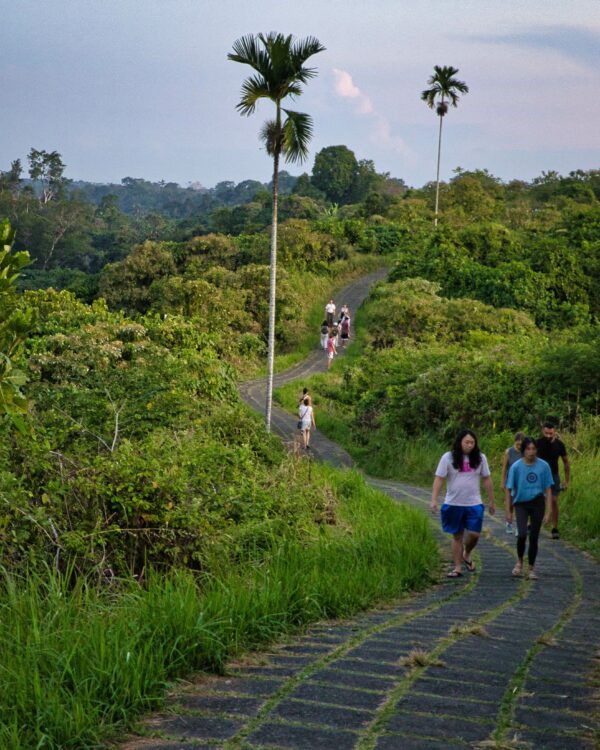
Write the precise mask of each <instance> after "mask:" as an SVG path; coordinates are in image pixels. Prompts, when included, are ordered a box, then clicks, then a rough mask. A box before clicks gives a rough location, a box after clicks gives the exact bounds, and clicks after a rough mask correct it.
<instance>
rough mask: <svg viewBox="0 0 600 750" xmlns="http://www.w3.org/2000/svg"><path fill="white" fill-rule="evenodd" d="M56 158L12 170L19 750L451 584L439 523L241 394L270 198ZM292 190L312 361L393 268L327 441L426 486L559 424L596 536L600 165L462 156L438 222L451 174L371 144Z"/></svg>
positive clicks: (281, 279) (7, 339)
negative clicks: (347, 291)
mask: <svg viewBox="0 0 600 750" xmlns="http://www.w3.org/2000/svg"><path fill="white" fill-rule="evenodd" d="M29 162H30V171H29V178H28V179H23V178H22V175H21V167H20V165H19V164H17V163H14V164H13V167H12V168H11V169H10V170H9V171H8V172H5V173H2V174H1V175H0V215H1V216H6V217H7V218H8V219H10V225H9V224H8V223H4V224H3V225H2V239H3V244H2V247H3V250H2V253H1V254H0V309H1V312H2V321H3V323H2V327H1V328H0V347H1V353H2V367H1V369H0V391H1V393H2V412H3V415H4V416H3V419H2V421H1V422H0V429H1V430H2V438H3V439H2V450H1V452H0V503H1V505H0V544H1V547H2V563H3V566H4V570H5V578H4V587H5V592H6V595H5V597H4V600H3V601H4V604H3V607H2V609H0V621H1V622H2V633H3V636H2V638H3V640H2V648H1V649H0V653H2V654H3V657H2V658H3V659H4V661H3V662H2V665H3V667H4V669H5V670H7V671H6V674H10V675H12V677H11V679H10V680H6V681H3V682H2V683H0V684H1V687H0V690H3V691H4V692H3V693H2V695H1V696H0V705H1V706H2V707H3V708H2V710H3V711H4V713H3V714H1V715H0V726H1V727H2V730H1V731H2V734H0V740H1V742H0V744H2V745H3V746H8V747H15V748H25V747H30V746H38V745H39V746H40V747H48V748H58V747H70V748H78V747H85V746H91V745H93V744H94V743H96V744H98V743H99V742H100V741H101V738H106V737H107V736H109V735H110V732H111V728H113V727H114V726H115V725H116V724H118V722H120V721H122V720H123V717H130V716H132V715H135V712H137V711H140V710H143V709H145V708H148V707H149V706H152V705H155V703H156V701H158V700H159V699H160V695H161V693H162V690H163V687H164V684H165V681H166V680H168V679H169V678H170V677H172V676H173V675H176V674H181V673H182V671H185V669H186V667H187V668H196V667H206V668H213V669H214V668H216V669H218V668H221V666H222V664H223V663H224V661H225V660H226V659H227V657H228V655H230V654H232V653H235V652H236V650H238V649H243V648H247V647H252V646H254V645H256V644H258V643H260V642H262V641H264V640H268V639H269V638H272V637H274V636H276V635H278V634H280V633H282V632H284V631H286V630H289V629H291V628H293V627H297V626H299V625H302V623H303V622H306V621H307V619H310V618H314V617H319V616H324V615H336V614H346V613H349V612H352V611H355V610H356V609H357V608H359V607H363V606H368V605H370V604H372V603H373V602H375V601H378V600H381V599H385V598H390V597H392V596H395V595H397V594H398V593H399V592H400V591H401V590H404V589H406V588H414V587H419V586H422V585H425V584H426V582H427V580H428V577H429V575H430V571H431V567H432V566H435V565H436V563H437V558H436V555H435V552H434V548H433V545H432V541H431V537H430V534H429V531H428V527H427V524H426V521H425V520H424V517H423V516H422V515H421V514H418V513H416V512H410V511H405V510H401V509H399V508H397V507H395V506H393V505H392V504H391V503H390V502H388V501H387V500H386V499H385V498H384V497H382V496H381V495H378V494H376V493H372V492H370V491H368V490H367V489H366V487H365V486H364V485H363V484H362V482H361V480H360V478H359V477H358V475H349V474H346V475H338V474H335V473H334V472H332V471H327V472H325V471H322V470H320V469H318V468H317V467H315V466H312V467H309V466H307V464H306V462H304V461H299V460H297V459H295V458H293V457H290V456H288V455H287V454H286V453H285V451H284V450H283V449H282V448H281V446H280V444H279V443H278V442H277V441H276V440H274V439H270V438H267V437H265V434H264V429H263V427H262V425H261V423H260V420H259V419H258V418H257V417H256V416H254V415H252V414H251V413H250V412H249V411H248V410H247V409H246V408H245V407H244V406H243V405H242V404H241V402H240V401H239V398H238V396H237V390H236V382H237V381H238V380H239V379H241V378H244V377H251V376H254V375H256V374H257V373H259V372H261V370H262V368H263V362H264V356H265V350H266V345H267V337H268V325H269V309H268V301H267V300H268V290H269V263H270V251H271V242H270V240H271V234H270V227H271V221H272V210H273V199H272V188H273V185H272V184H271V185H263V184H261V183H259V182H258V181H254V180H247V181H245V182H243V183H240V184H239V185H233V184H231V183H221V184H220V185H219V186H217V187H216V188H213V189H211V190H203V189H202V190H201V189H199V188H198V187H197V186H196V187H189V188H180V187H179V186H175V185H169V184H167V185H164V184H163V185H160V184H158V185H157V184H151V183H147V182H145V181H143V180H131V179H126V180H124V181H123V184H122V185H120V186H93V185H89V184H88V185H86V184H81V183H80V184H78V185H75V184H71V183H69V182H68V181H67V180H66V179H65V178H64V171H63V170H64V164H63V162H62V157H61V156H60V154H57V153H56V152H49V153H48V152H44V151H39V150H32V153H31V154H30V160H29ZM278 181H279V190H280V193H279V206H278V209H279V228H278V256H279V261H280V262H279V264H278V268H277V306H276V310H277V315H276V321H275V322H276V325H275V337H276V342H277V351H278V352H279V353H280V354H282V355H284V356H285V357H286V359H285V361H289V358H290V357H294V356H297V352H298V351H302V347H303V346H304V342H306V341H309V340H310V337H311V336H312V335H313V334H314V330H316V326H314V323H315V320H316V318H315V315H316V316H319V315H320V314H321V313H322V306H323V300H324V299H325V298H326V297H328V296H329V295H330V293H331V292H332V290H333V289H335V288H336V287H339V286H340V285H342V284H343V283H345V282H346V281H347V280H349V279H350V278H352V277H353V276H356V275H359V274H362V273H364V272H366V271H368V270H371V269H373V268H374V267H376V266H378V265H381V264H382V263H386V264H387V265H388V266H389V267H390V269H391V274H390V279H389V281H388V283H387V284H383V285H381V286H379V287H377V288H376V289H375V290H374V292H373V295H372V297H371V299H370V301H369V303H368V305H367V307H366V308H365V311H364V314H363V327H362V334H361V339H360V343H359V345H358V346H356V347H354V349H351V350H350V353H349V356H348V357H347V358H345V360H344V361H340V362H339V363H338V364H336V366H335V367H334V368H333V369H332V371H331V372H330V373H329V374H328V375H327V376H324V377H323V376H320V377H319V378H317V379H316V380H315V382H314V384H313V391H314V393H315V401H316V408H317V410H318V414H319V427H320V428H324V429H326V430H328V431H329V432H331V434H333V435H335V436H336V437H338V439H339V440H340V441H342V442H345V443H346V445H348V447H349V448H350V450H351V451H352V452H353V453H354V455H355V456H356V457H357V459H358V460H359V462H361V463H362V465H363V466H365V467H367V468H368V469H369V470H370V471H373V472H374V473H379V474H385V475H387V476H391V475H394V476H398V475H399V476H401V477H402V478H404V479H413V480H417V481H422V482H428V481H429V476H430V473H431V468H432V465H433V463H434V461H435V458H437V454H438V453H439V451H441V450H443V449H445V448H446V445H447V440H448V438H449V436H450V435H451V434H452V433H453V431H454V430H455V429H456V428H457V427H458V426H459V425H462V424H464V423H465V422H468V423H469V424H470V425H471V426H473V427H475V428H476V429H478V430H479V431H480V433H481V434H482V439H483V443H484V449H485V450H486V451H487V452H488V453H489V454H490V455H491V457H492V459H493V461H494V462H496V467H497V455H498V453H499V451H500V450H501V449H502V448H504V447H505V446H506V445H507V444H508V443H509V442H510V432H511V431H512V430H514V429H516V428H523V427H526V428H527V429H530V430H534V431H535V430H536V429H537V426H538V424H539V420H540V419H541V418H545V417H547V416H554V417H556V418H557V419H558V420H560V422H561V431H562V433H563V434H564V435H565V436H566V439H567V441H568V443H569V446H570V447H571V449H572V453H573V457H574V464H575V469H574V472H573V484H572V488H571V490H570V491H569V493H568V494H567V495H566V496H565V506H564V507H565V511H566V512H565V514H564V517H565V523H566V525H565V530H566V532H567V534H568V533H569V532H570V533H571V534H572V536H574V537H577V538H578V539H579V540H580V543H584V544H586V545H588V546H589V548H590V549H591V550H592V551H597V548H598V543H597V540H598V538H599V537H600V518H599V516H600V513H599V512H598V503H597V500H596V495H595V481H596V474H595V469H594V467H595V465H596V463H595V462H596V461H597V451H598V448H599V446H600V427H599V425H598V416H597V410H598V406H597V398H598V375H597V373H598V371H599V369H598V368H599V365H600V350H599V349H598V343H597V342H598V339H599V337H598V333H599V331H598V326H599V321H598V317H599V304H600V303H599V302H598V294H597V289H598V283H599V281H600V278H599V277H600V202H599V201H600V172H598V171H578V172H573V173H571V174H570V175H567V176H561V175H558V174H556V173H553V172H549V173H544V174H542V175H541V176H540V177H539V178H536V179H534V180H533V181H532V182H530V183H525V182H521V181H511V182H509V183H504V182H502V181H501V180H499V179H497V178H495V177H494V176H493V175H491V174H489V173H488V172H487V171H485V170H475V171H464V170H460V169H459V170H456V172H455V174H454V176H453V178H452V180H451V181H449V182H448V183H441V184H440V212H439V222H438V227H437V229H434V225H433V218H434V214H435V193H436V185H435V183H431V184H428V185H426V186H424V187H423V188H420V189H417V188H410V187H407V186H406V185H405V184H404V183H403V181H402V180H400V179H397V178H393V177H391V176H390V175H389V174H381V173H378V172H377V171H376V169H375V165H374V164H373V162H371V161H369V160H368V159H359V158H357V157H356V155H355V154H354V153H353V152H352V151H351V150H350V149H348V148H347V147H345V146H330V147H327V148H325V149H323V150H322V151H321V152H319V154H318V155H317V158H316V159H315V163H314V166H313V169H312V172H311V174H308V173H306V174H302V175H300V176H298V177H291V176H290V175H288V174H287V173H285V172H279V173H278ZM11 227H12V228H11ZM13 230H14V231H13ZM25 250H27V251H28V252H29V254H30V265H29V266H26V265H25V264H26V263H27V256H26V255H25V254H24V251H25ZM17 286H18V288H19V289H20V291H17ZM311 316H312V317H311ZM317 323H318V321H317ZM311 326H313V327H314V328H313V327H311ZM282 361H283V360H281V361H280V364H281V362H282ZM281 398H283V399H284V400H285V399H287V400H289V401H290V402H291V401H294V402H295V401H296V399H297V393H296V388H295V387H294V388H293V392H289V393H283V394H281ZM399 459H400V460H399ZM309 471H311V475H310V480H309V479H308V472H309ZM398 539H402V544H401V545H398V543H397V541H398ZM411 540H413V542H414V543H411ZM582 540H583V541H582ZM324 572H327V573H328V575H324ZM274 581H279V582H282V585H281V586H279V587H278V588H277V591H274V590H273V589H272V588H270V587H271V586H272V584H273V582H274ZM340 582H342V583H343V585H340ZM250 594H252V596H250ZM57 602H60V603H61V606H60V607H59V606H58V605H57ZM115 602H118V604H119V606H115ZM224 612H227V613H228V617H229V615H230V616H231V617H230V619H228V618H224V617H223V616H222V615H223V613H224ZM32 613H34V616H32ZM282 613H284V615H283V616H282ZM107 622H110V627H109V628H107V627H106V623H107ZM32 623H36V626H35V627H32V626H31V624H32ZM257 623H259V625H257ZM73 632H77V633H79V638H77V639H74V638H73V637H72V634H73ZM174 643H176V644H177V645H176V646H173V644H174ZM168 644H170V646H168ZM98 654H102V658H101V659H100V658H99V657H98ZM128 654H129V656H127V655H128ZM128 665H132V666H131V667H130V666H128ZM107 675H112V677H111V678H110V679H109V678H108V677H107ZM65 676H66V677H65ZM81 684H86V685H89V691H87V692H85V693H84V692H82V691H77V690H74V689H73V686H75V685H81ZM7 696H10V700H9V699H8V697H7ZM23 726H26V727H27V734H26V735H24V734H23V732H22V727H23ZM40 743H41V744H40ZM44 743H45V744H44Z"/></svg>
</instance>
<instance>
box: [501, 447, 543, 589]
mask: <svg viewBox="0 0 600 750" xmlns="http://www.w3.org/2000/svg"><path fill="white" fill-rule="evenodd" d="M521 453H522V454H523V458H521V459H519V460H518V461H516V462H515V463H514V464H513V465H512V466H511V467H510V471H509V472H508V479H507V480H506V507H507V509H508V514H507V519H506V520H507V521H508V522H509V523H512V515H513V509H514V512H515V515H516V517H517V530H518V536H517V557H518V558H519V559H518V560H517V564H516V565H515V567H514V568H513V572H512V574H513V576H520V575H522V573H523V556H524V555H525V545H526V543H527V523H528V522H529V526H530V530H529V549H528V550H527V560H528V562H529V569H528V572H527V577H528V578H529V579H530V580H536V579H537V575H536V573H535V570H534V566H535V559H536V557H537V552H538V538H539V535H540V529H541V527H542V521H543V520H544V514H545V512H546V505H547V504H548V507H549V503H550V494H551V488H552V482H553V480H552V472H551V471H550V467H549V466H548V464H547V463H546V462H545V461H542V459H541V458H538V457H537V447H536V444H535V440H534V439H533V438H531V437H526V438H523V442H522V443H521Z"/></svg>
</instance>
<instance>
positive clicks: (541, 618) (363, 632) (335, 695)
mask: <svg viewBox="0 0 600 750" xmlns="http://www.w3.org/2000/svg"><path fill="white" fill-rule="evenodd" d="M381 276H382V274H381V273H378V274H371V275H369V276H367V277H365V278H363V279H361V280H359V281H357V282H355V283H353V284H351V285H350V286H349V287H347V289H346V290H344V291H343V292H342V293H340V295H338V299H340V300H342V298H343V301H347V302H348V303H349V305H350V309H351V310H357V309H358V307H359V305H360V302H361V301H362V299H364V297H365V296H366V294H367V292H368V289H369V286H370V285H371V284H372V283H373V282H374V281H376V280H378V279H379V278H381ZM325 367H326V362H325V357H324V356H323V354H322V353H321V352H320V351H318V352H314V353H313V354H311V355H310V356H309V357H308V358H307V359H306V360H305V362H303V363H302V364H300V365H297V366H295V367H293V368H292V369H290V370H289V371H287V372H285V373H282V374H280V375H279V376H277V377H276V384H277V385H281V384H284V383H286V382H289V381H290V380H299V386H300V387H301V386H302V380H301V379H302V378H304V377H306V376H307V375H310V374H312V373H315V372H320V371H321V370H324V369H325ZM263 393H264V383H263V382H262V381H255V382H252V383H248V384H246V385H244V386H243V387H242V394H243V397H244V398H245V400H246V401H247V402H248V403H249V404H251V405H252V406H253V407H255V408H256V409H259V410H261V411H262V409H263V405H264V398H263ZM296 421H297V417H296V416H295V415H290V414H288V413H286V412H284V411H283V410H281V409H279V408H277V407H275V406H274V407H273V422H272V426H273V430H274V431H276V432H277V433H278V434H279V435H280V436H281V437H282V438H283V439H284V440H290V438H291V436H292V435H293V434H294V431H295V427H296ZM311 446H312V448H313V454H314V457H315V458H316V459H318V460H327V461H329V462H331V463H332V464H334V465H336V466H339V467H349V466H350V465H351V463H352V462H351V459H350V457H349V456H348V455H347V453H345V452H344V451H343V450H341V449H340V448H339V447H338V446H337V445H335V444H333V443H331V442H330V441H329V440H327V438H325V436H324V435H321V434H319V433H318V431H317V432H316V433H315V434H314V435H313V437H312V439H311ZM368 481H369V482H370V483H371V484H372V485H373V486H375V487H377V488H378V489H380V490H383V491H384V492H386V493H388V494H389V495H390V496H391V497H392V498H394V499H395V500H397V501H398V502H401V503H410V504H413V505H417V506H420V507H422V508H423V509H427V507H428V502H429V492H428V491H426V490H423V489H420V488H415V487H410V486H408V485H406V484H402V483H400V482H393V481H382V480H377V479H371V478H368ZM477 549H478V559H477V563H478V568H477V571H476V572H475V573H474V574H472V575H469V576H467V575H465V576H463V577H462V578H460V579H457V580H447V579H445V578H443V579H442V580H441V581H440V583H439V585H437V586H435V587H434V588H432V589H430V590H429V591H428V592H426V593H425V594H421V595H418V596H414V597H412V598H410V599H408V600H403V601H402V603H400V604H398V605H397V606H391V607H388V608H385V609H381V610H378V611H373V612H370V613H368V614H365V615H362V616H360V617H357V618H356V619H353V620H351V621H345V622H340V623H321V624H318V625H315V626H313V627H312V628H310V630H309V631H308V632H307V633H306V634H305V635H303V636H301V637H298V638H297V639H295V640H293V641H292V642H291V643H288V644H287V645H285V646H282V647H278V648H276V649H273V650H272V651H271V652H269V653H266V654H261V656H260V657H256V658H252V659H251V660H249V661H246V662H244V663H237V664H233V665H231V666H230V669H229V671H228V674H227V676H225V677H211V678H208V679H206V680H202V681H201V682H200V684H198V685H195V686H192V687H191V688H190V689H186V690H183V691H182V692H181V693H179V694H178V695H176V696H174V697H173V699H172V703H171V706H170V708H169V711H168V712H165V713H164V714H162V715H160V716H158V717H155V718H153V719H151V720H150V721H149V723H148V724H147V729H148V730H149V734H154V737H156V734H157V733H158V734H160V735H161V736H162V738H163V739H153V738H151V737H150V736H147V737H146V738H145V739H140V740H136V741H133V742H130V743H128V744H127V745H126V746H125V748H124V750H141V748H145V749H146V750H150V749H152V750H159V749H160V750H176V749H179V750H183V749H184V748H185V749H186V750H187V749H188V748H223V750H233V748H294V749H295V750H296V749H297V750H313V749H315V750H316V749H318V748H323V749H325V748H332V750H346V749H348V750H350V748H358V749H359V750H368V749H370V748H377V750H388V749H389V750H392V749H394V750H466V748H497V749H498V750H502V749H505V750H510V749H511V748H512V749H514V750H519V748H523V749H524V748H530V749H532V750H554V749H556V750H586V749H587V748H590V749H591V748H598V747H600V741H599V737H600V735H599V733H598V730H599V724H598V703H597V696H598V691H599V688H600V662H599V661H598V659H597V656H598V644H599V642H600V578H599V572H600V568H599V566H598V564H597V563H596V562H594V561H592V560H591V559H588V558H587V557H586V556H585V555H584V554H582V553H581V552H579V551H577V550H575V549H573V548H571V547H569V546H568V545H566V544H565V543H563V542H557V541H551V540H550V539H546V538H545V539H544V540H543V544H542V548H541V554H540V558H541V559H540V570H541V571H543V578H542V577H541V578H540V580H539V581H535V582H529V581H524V580H513V579H512V578H511V576H510V571H511V568H512V567H513V564H514V538H508V537H506V534H505V532H504V527H503V525H502V523H501V519H498V520H496V519H490V518H488V521H487V531H486V532H485V533H484V534H483V535H482V539H481V541H480V544H479V546H478V548H477ZM440 575H443V574H442V573H441V574H440ZM167 738H168V739H167Z"/></svg>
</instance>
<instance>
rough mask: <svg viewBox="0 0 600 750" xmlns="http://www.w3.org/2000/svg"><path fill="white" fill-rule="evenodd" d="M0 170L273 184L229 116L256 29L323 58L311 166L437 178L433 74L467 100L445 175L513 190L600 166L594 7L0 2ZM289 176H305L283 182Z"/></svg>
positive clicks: (454, 128) (235, 0) (307, 107)
mask: <svg viewBox="0 0 600 750" xmlns="http://www.w3.org/2000/svg"><path fill="white" fill-rule="evenodd" d="M0 11H1V16H0V17H2V20H3V24H2V25H3V35H2V36H3V39H2V44H1V45H0V85H1V90H2V96H3V102H4V106H3V113H2V131H3V132H2V140H1V145H0V169H7V168H8V167H9V166H10V162H11V161H12V160H13V159H15V158H17V157H20V158H21V159H23V161H25V157H26V155H27V152H28V151H29V148H30V147H31V146H33V147H35V148H38V149H47V150H57V151H59V152H60V153H61V154H62V155H63V159H64V161H65V163H66V164H67V175H68V176H69V177H71V178H74V179H87V180H92V181H97V182H105V181H106V182H107V181H115V182H118V181H120V180H121V178H123V177H126V176H130V177H144V178H147V179H151V180H159V179H165V180H167V181H171V180H172V181H176V182H179V183H180V184H182V185H185V184H187V183H188V182H190V181H199V182H201V183H202V184H204V185H206V186H207V187H210V186H212V185H214V184H215V183H216V182H218V181H220V180H234V181H236V182H239V181H240V180H243V179H248V178H254V179H260V180H264V181H267V180H268V179H269V178H270V162H269V159H268V158H267V156H266V155H265V153H264V152H263V151H262V150H261V148H260V144H259V142H258V135H257V134H258V131H259V129H260V125H261V123H262V122H263V121H264V120H265V119H266V118H267V117H268V116H270V114H271V111H272V109H271V106H270V105H268V104H266V103H265V104H263V105H261V106H259V108H258V110H257V113H256V114H255V115H254V116H252V117H250V118H242V117H241V116H240V115H239V114H238V113H237V112H236V110H235V104H236V103H237V100H238V95H239V91H240V86H241V83H242V80H243V79H244V77H246V76H247V75H248V74H249V72H250V69H248V68H246V67H244V66H241V65H238V64H234V63H231V62H228V61H227V59H226V56H227V53H228V52H229V51H230V49H231V45H232V43H233V41H234V40H235V39H236V38H238V37H239V36H242V35H243V34H247V33H257V32H259V31H265V32H266V31H270V30H275V31H282V32H285V33H293V34H294V35H296V36H300V37H302V36H306V35H314V36H316V37H317V38H318V39H319V40H320V41H321V42H322V43H323V44H324V45H325V46H326V47H327V51H326V52H324V53H322V54H320V55H317V56H315V57H314V58H313V59H312V63H313V64H314V65H315V66H316V67H317V68H318V70H319V76H318V78H317V79H315V80H314V81H312V82H310V83H309V85H308V86H307V88H306V90H305V94H304V95H303V96H302V97H301V98H300V99H299V100H298V101H297V102H296V104H295V105H294V108H297V109H299V110H301V111H306V112H309V113H310V114H311V115H312V116H313V118H314V121H315V138H314V140H313V142H312V149H311V156H310V158H309V160H308V162H307V163H306V164H305V166H304V167H303V169H305V170H306V171H309V172H310V170H311V168H312V162H313V158H314V154H315V153H316V151H318V150H319V149H321V148H323V147H324V146H329V145H336V144H345V145H347V146H349V147H350V148H352V149H353V150H354V151H355V153H356V155H357V157H358V158H370V159H373V160H374V161H375V166H376V168H377V169H378V170H379V171H389V172H390V173H391V174H392V175H393V176H395V177H402V178H403V179H404V180H406V182H407V183H409V184H411V185H422V184H424V183H425V182H426V181H428V180H430V179H433V178H434V176H435V156H436V152H435V149H436V143H437V140H436V139H437V127H436V117H435V115H434V114H433V113H432V112H431V111H430V110H429V109H428V108H427V107H426V105H425V104H424V103H423V102H421V101H420V98H419V95H420V92H421V90H422V89H423V88H425V87H426V84H427V78H428V76H429V75H430V73H431V70H432V68H433V66H434V65H436V64H437V65H453V66H455V67H457V68H459V69H460V73H459V76H458V77H459V78H461V79H462V80H464V81H466V82H467V84H468V85H469V87H470V93H469V94H468V95H467V96H465V97H464V98H463V99H461V101H460V103H459V106H458V109H456V110H454V109H453V110H451V111H450V113H449V114H448V116H447V117H446V120H445V123H444V144H443V151H442V176H443V177H444V178H446V179H447V178H448V177H450V176H451V175H452V170H453V169H454V168H455V167H457V166H461V167H462V168H464V169H474V168H478V167H479V168H487V169H489V170H490V171H491V172H493V173H494V174H496V175H498V176H499V177H502V178H504V179H510V178H513V177H516V178H523V179H531V178H532V177H534V176H536V175H538V174H539V173H540V172H541V171H542V170H549V169H556V170H558V171H559V172H562V173H566V172H568V171H570V170H572V169H577V168H582V169H591V168H599V167H600V126H599V125H598V123H599V122H600V96H599V92H600V4H599V2H598V0H560V1H556V0H520V1H517V0H421V2H419V3H416V2H414V0H410V2H409V1H408V0H371V1H370V2H358V0H343V1H342V0H329V2H323V0H303V1H302V2H289V1H288V0H280V2H278V3H271V2H264V1H263V0H257V1H256V2H247V1H246V2H245V1H243V0H216V1H213V0H50V1H49V2H44V1H43V0H0ZM290 171H291V172H292V173H294V174H298V173H299V172H300V171H302V168H301V169H298V168H297V167H293V168H290Z"/></svg>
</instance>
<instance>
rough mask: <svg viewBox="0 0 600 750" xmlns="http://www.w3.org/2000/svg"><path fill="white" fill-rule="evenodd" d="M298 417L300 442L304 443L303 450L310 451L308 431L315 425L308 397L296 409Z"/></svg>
mask: <svg viewBox="0 0 600 750" xmlns="http://www.w3.org/2000/svg"><path fill="white" fill-rule="evenodd" d="M298 416H299V417H300V429H301V431H302V440H303V443H304V449H305V450H310V429H311V427H314V428H315V429H316V426H317V425H316V424H315V414H314V412H313V408H312V406H311V405H310V397H307V398H305V399H304V401H302V402H301V404H300V406H299V407H298Z"/></svg>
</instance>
